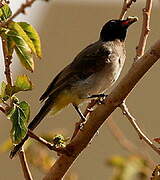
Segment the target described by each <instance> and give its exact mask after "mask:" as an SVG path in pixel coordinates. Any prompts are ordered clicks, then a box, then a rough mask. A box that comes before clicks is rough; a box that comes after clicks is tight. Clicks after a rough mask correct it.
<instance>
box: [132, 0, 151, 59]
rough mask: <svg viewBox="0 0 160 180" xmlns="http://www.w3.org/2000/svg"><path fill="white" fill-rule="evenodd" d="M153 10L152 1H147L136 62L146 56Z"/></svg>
mask: <svg viewBox="0 0 160 180" xmlns="http://www.w3.org/2000/svg"><path fill="white" fill-rule="evenodd" d="M151 9H152V0H147V1H146V6H145V8H143V10H142V11H143V24H142V31H141V36H140V40H139V43H138V46H137V48H136V58H135V60H137V59H138V58H140V57H141V56H142V55H143V54H144V50H145V46H146V42H147V38H148V35H149V31H150V28H149V23H150V16H151Z"/></svg>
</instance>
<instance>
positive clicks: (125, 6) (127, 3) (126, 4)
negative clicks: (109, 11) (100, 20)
mask: <svg viewBox="0 0 160 180" xmlns="http://www.w3.org/2000/svg"><path fill="white" fill-rule="evenodd" d="M135 2H136V0H124V1H123V7H122V11H121V13H120V16H119V19H124V17H125V15H126V13H127V10H128V9H129V8H130V7H131V5H132V4H133V3H135Z"/></svg>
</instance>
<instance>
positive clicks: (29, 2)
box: [5, 0, 36, 24]
mask: <svg viewBox="0 0 160 180" xmlns="http://www.w3.org/2000/svg"><path fill="white" fill-rule="evenodd" d="M35 1H36V0H26V2H25V3H23V4H21V7H20V8H19V9H18V10H17V11H16V12H15V13H14V14H13V15H12V16H11V17H10V18H9V19H8V20H7V21H6V23H5V24H7V23H9V22H11V21H12V20H13V19H14V18H15V17H17V16H18V15H19V14H21V13H23V14H25V9H26V8H27V7H31V6H32V4H33V3H34V2H35Z"/></svg>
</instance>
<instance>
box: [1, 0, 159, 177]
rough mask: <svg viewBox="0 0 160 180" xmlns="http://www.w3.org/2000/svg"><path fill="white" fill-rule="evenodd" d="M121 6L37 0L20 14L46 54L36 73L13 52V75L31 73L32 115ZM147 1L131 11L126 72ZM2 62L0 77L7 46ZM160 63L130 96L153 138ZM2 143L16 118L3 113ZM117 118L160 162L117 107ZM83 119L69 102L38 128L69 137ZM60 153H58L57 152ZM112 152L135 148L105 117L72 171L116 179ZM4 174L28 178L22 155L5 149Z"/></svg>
mask: <svg viewBox="0 0 160 180" xmlns="http://www.w3.org/2000/svg"><path fill="white" fill-rule="evenodd" d="M22 2H23V1H22V0H19V1H13V2H12V1H11V7H12V8H13V11H15V10H16V9H17V8H18V7H19V6H20V4H21V3H22ZM121 7H122V0H121V1H118V0H114V1H106V0H98V1H97V0H50V1H49V2H44V1H37V2H35V3H34V4H33V6H32V8H28V9H27V10H26V12H27V15H26V16H24V15H20V16H18V17H17V18H16V20H17V21H28V22H29V23H30V24H32V25H33V26H34V27H35V28H36V29H37V31H38V32H39V34H40V37H41V41H42V50H43V58H42V60H36V64H35V71H34V73H28V72H26V71H25V70H24V69H23V68H22V67H21V66H20V64H19V61H18V60H17V59H16V58H14V60H13V64H12V69H13V70H12V72H13V78H14V77H16V76H17V75H18V74H28V76H29V77H30V78H31V80H32V82H33V84H34V89H33V91H32V92H26V93H21V94H20V96H19V97H21V99H22V100H24V99H26V100H27V101H28V102H29V103H30V104H31V117H33V116H34V115H35V114H36V112H37V111H38V109H39V107H40V106H41V105H40V103H39V100H38V99H39V97H40V95H41V94H42V93H43V92H44V90H45V89H46V88H47V86H48V84H49V83H50V82H51V80H52V79H53V77H54V76H55V75H56V74H57V73H58V72H59V71H60V70H61V69H62V68H63V67H64V66H66V65H67V64H68V63H69V62H71V61H72V60H73V58H74V57H75V55H76V54H77V53H78V52H79V51H80V50H81V49H82V48H84V47H85V46H87V45H88V44H90V43H91V42H94V41H96V40H97V39H98V38H99V32H100V29H101V27H102V26H103V24H104V23H105V22H106V21H108V20H110V19H115V18H118V17H119V14H120V11H121ZM143 7H144V1H141V2H139V1H137V2H136V3H135V4H134V5H133V6H132V8H131V9H129V11H128V13H127V16H129V15H131V16H133V15H134V16H138V18H139V21H138V22H137V23H136V24H134V25H133V26H131V27H130V28H129V31H128V36H127V41H126V48H127V59H126V63H125V67H124V69H123V73H122V75H121V77H120V79H121V78H122V77H123V76H124V74H125V73H126V72H127V70H128V69H129V68H130V66H131V64H132V63H133V57H134V56H135V47H136V45H137V44H138V40H139V36H140V32H141V23H142V8H143ZM159 12H160V4H159V3H158V1H154V7H153V10H152V16H151V31H150V35H149V38H148V41H147V48H148V47H150V46H151V45H152V44H153V43H154V42H155V41H156V40H157V39H159V37H160V24H159V18H160V13H159ZM0 53H1V54H0V56H1V66H0V80H1V81H2V80H4V78H5V77H4V74H3V71H4V66H3V56H2V51H0ZM159 66H160V62H157V63H156V64H155V65H154V66H153V67H152V68H151V70H150V71H149V72H147V74H146V75H145V76H144V77H143V79H142V80H141V81H140V82H139V83H138V84H137V86H136V88H135V89H134V90H133V91H132V92H131V94H130V96H129V97H128V98H127V104H128V107H129V109H130V112H131V113H132V114H133V115H134V116H135V117H136V119H137V122H138V123H139V125H140V126H141V127H142V129H143V131H144V132H145V133H146V134H147V135H148V136H149V137H150V138H151V139H153V138H155V137H159V136H160V133H159V100H158V99H159V92H160V85H159ZM0 117H1V121H0V127H1V130H0V144H2V143H3V142H4V141H5V140H6V139H7V138H8V137H9V132H10V129H11V123H10V122H9V120H6V119H5V117H4V116H3V115H2V114H0ZM111 119H112V121H114V122H116V124H117V126H118V127H120V129H121V130H122V132H123V133H124V134H125V135H126V137H127V138H128V139H129V140H130V141H131V142H132V143H134V144H135V145H136V146H137V148H138V150H139V151H140V152H143V151H146V153H147V154H148V156H149V157H150V158H151V159H152V160H153V161H154V163H157V162H159V157H158V156H157V155H156V154H155V152H153V151H152V150H151V149H150V148H149V147H148V146H147V145H145V144H144V143H143V142H142V141H140V140H139V138H138V136H137V134H136V133H135V131H134V129H133V128H132V127H131V125H130V124H129V122H128V121H127V119H126V118H125V117H124V116H123V115H122V113H121V111H120V110H119V109H117V110H116V111H115V112H114V113H113V114H112V115H111ZM77 121H78V116H77V114H76V112H75V111H74V109H73V108H72V107H70V106H69V107H67V108H66V109H64V110H63V111H62V112H61V113H59V114H57V115H56V116H55V117H50V116H49V117H47V118H45V120H43V122H42V123H41V124H40V126H39V127H38V128H37V130H36V131H35V132H36V133H37V134H41V133H46V132H48V131H53V132H55V133H61V132H63V134H64V135H65V136H67V137H69V136H71V134H72V132H73V129H74V125H75V123H76V122H77ZM52 154H53V156H54V157H55V158H56V153H54V152H53V153H52ZM113 155H120V156H125V157H127V156H129V155H130V153H129V152H128V151H127V150H126V149H124V148H123V147H122V146H121V145H120V144H119V143H118V142H117V140H116V139H115V137H114V136H113V135H112V134H111V132H110V128H108V123H105V124H104V125H103V127H102V128H101V129H100V130H99V134H98V135H97V136H95V138H94V139H93V140H92V142H91V144H90V145H89V146H88V147H87V148H86V149H85V151H84V152H83V153H82V154H81V155H80V156H79V158H78V159H77V160H76V163H74V165H73V166H72V168H71V172H73V173H75V174H77V176H78V179H81V180H97V179H100V180H107V179H112V178H111V175H112V173H113V171H112V170H113V169H112V168H111V167H110V166H107V159H109V158H111V157H112V156H113ZM0 167H1V173H0V180H9V179H15V177H16V180H21V179H23V173H22V170H21V167H20V163H19V160H18V157H17V158H14V159H13V160H10V159H9V157H8V152H7V153H3V154H2V153H1V154H0ZM31 171H32V174H33V177H34V178H35V179H42V177H43V176H44V175H43V173H42V172H41V171H40V170H39V169H38V168H35V167H33V166H32V165H31Z"/></svg>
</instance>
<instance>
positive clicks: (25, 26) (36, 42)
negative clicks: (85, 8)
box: [18, 22, 42, 58]
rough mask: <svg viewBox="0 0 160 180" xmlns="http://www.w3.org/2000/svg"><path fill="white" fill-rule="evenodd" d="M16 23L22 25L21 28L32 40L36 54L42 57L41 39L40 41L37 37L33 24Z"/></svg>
mask: <svg viewBox="0 0 160 180" xmlns="http://www.w3.org/2000/svg"><path fill="white" fill-rule="evenodd" d="M18 24H19V25H20V26H21V27H22V29H23V30H24V31H25V33H26V34H27V35H28V37H29V38H30V40H31V41H32V42H33V44H34V47H35V49H36V55H37V56H38V57H39V58H41V57H42V50H41V41H40V37H39V35H38V33H37V31H36V30H35V28H33V26H31V25H30V24H28V23H26V22H18Z"/></svg>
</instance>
